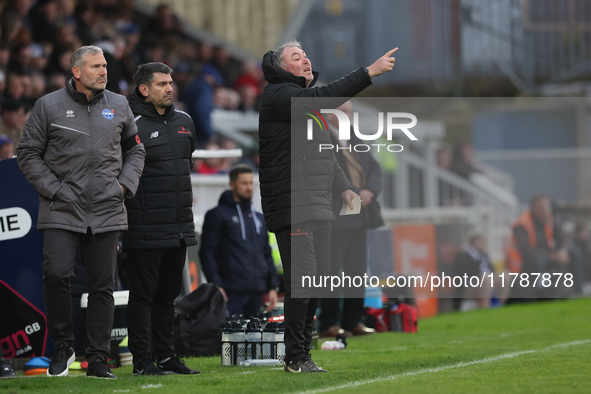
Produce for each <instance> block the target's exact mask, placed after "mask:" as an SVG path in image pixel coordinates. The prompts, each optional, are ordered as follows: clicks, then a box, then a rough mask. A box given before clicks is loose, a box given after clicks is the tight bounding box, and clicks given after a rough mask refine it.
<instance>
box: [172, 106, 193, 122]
mask: <svg viewBox="0 0 591 394" xmlns="http://www.w3.org/2000/svg"><path fill="white" fill-rule="evenodd" d="M174 112H178V113H181V114H185V115H187V116H188V117H189V118H191V115H189V114H188V113H186V112H185V111H181V110H180V109H176V108H175V109H174ZM191 120H192V119H191Z"/></svg>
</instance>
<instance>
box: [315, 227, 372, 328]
mask: <svg viewBox="0 0 591 394" xmlns="http://www.w3.org/2000/svg"><path fill="white" fill-rule="evenodd" d="M366 234H367V232H366V230H365V228H364V227H361V228H356V229H351V230H337V229H333V230H332V235H331V252H330V274H331V275H336V276H340V275H341V271H342V272H343V273H344V274H345V275H348V276H350V277H351V278H353V276H360V277H362V276H363V275H364V274H365V273H366V272H367V251H366V238H367V235H366ZM364 295H365V289H364V288H361V287H360V288H352V289H346V293H341V296H342V297H343V298H342V309H341V298H339V297H334V298H323V299H322V300H321V301H320V309H321V312H320V316H319V319H320V327H319V331H324V330H326V329H328V328H330V327H332V326H337V325H339V312H341V311H342V316H341V319H340V320H341V324H340V326H341V327H342V328H343V329H345V330H352V329H353V327H355V326H356V325H357V324H359V323H361V321H362V319H363V315H364V313H365V310H364V308H363V300H364V298H363V297H364Z"/></svg>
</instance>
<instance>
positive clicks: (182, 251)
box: [127, 246, 187, 363]
mask: <svg viewBox="0 0 591 394" xmlns="http://www.w3.org/2000/svg"><path fill="white" fill-rule="evenodd" d="M186 251H187V248H186V247H184V246H182V247H178V248H168V249H146V250H130V251H129V252H128V253H127V258H128V263H127V264H128V265H127V266H128V272H129V302H128V304H127V330H128V333H129V343H128V345H129V350H130V351H131V353H132V354H133V358H134V359H133V362H134V363H135V362H136V361H138V360H139V359H141V358H143V357H145V356H146V355H148V354H152V355H154V356H156V357H157V360H162V359H163V358H166V357H169V356H171V355H173V354H174V345H173V341H174V299H175V298H176V297H177V296H178V295H179V293H180V292H181V286H182V275H183V267H184V266H185V256H186Z"/></svg>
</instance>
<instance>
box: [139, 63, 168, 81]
mask: <svg viewBox="0 0 591 394" xmlns="http://www.w3.org/2000/svg"><path fill="white" fill-rule="evenodd" d="M154 73H161V74H168V75H172V73H173V71H172V68H170V67H168V66H167V65H166V64H164V63H160V62H152V63H146V64H142V65H140V66H139V67H138V68H137V71H136V72H135V74H134V75H133V82H134V83H135V84H136V86H140V85H146V86H150V84H151V83H152V82H154Z"/></svg>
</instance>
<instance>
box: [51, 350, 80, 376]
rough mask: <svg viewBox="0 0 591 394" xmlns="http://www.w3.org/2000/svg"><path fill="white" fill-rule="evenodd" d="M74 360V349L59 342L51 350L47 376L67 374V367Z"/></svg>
mask: <svg viewBox="0 0 591 394" xmlns="http://www.w3.org/2000/svg"><path fill="white" fill-rule="evenodd" d="M74 360H76V355H75V354H74V349H72V348H71V347H68V346H66V345H64V344H63V343H60V344H59V345H57V347H56V348H55V351H54V352H53V357H52V358H51V363H49V368H47V376H68V373H69V369H68V368H69V367H70V365H72V363H73V362H74Z"/></svg>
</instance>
